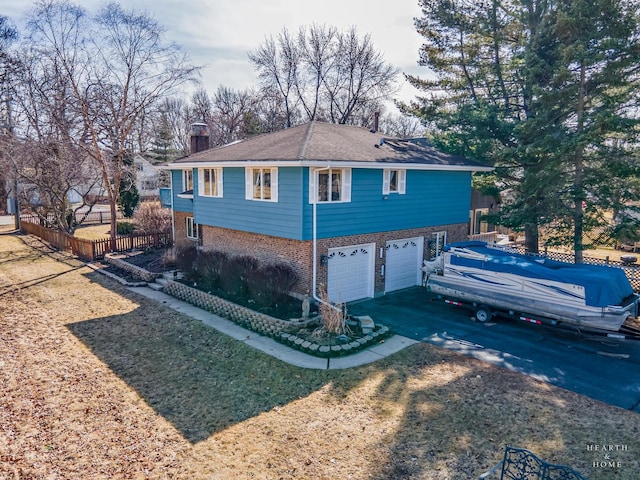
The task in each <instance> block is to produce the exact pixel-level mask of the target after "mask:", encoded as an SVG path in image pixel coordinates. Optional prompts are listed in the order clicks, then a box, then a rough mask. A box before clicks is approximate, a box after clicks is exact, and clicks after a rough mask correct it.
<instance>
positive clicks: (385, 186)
mask: <svg viewBox="0 0 640 480" xmlns="http://www.w3.org/2000/svg"><path fill="white" fill-rule="evenodd" d="M406 190H407V171H406V170H392V169H385V170H384V172H383V180H382V193H383V194H384V195H387V194H389V193H399V194H404V193H405V192H406Z"/></svg>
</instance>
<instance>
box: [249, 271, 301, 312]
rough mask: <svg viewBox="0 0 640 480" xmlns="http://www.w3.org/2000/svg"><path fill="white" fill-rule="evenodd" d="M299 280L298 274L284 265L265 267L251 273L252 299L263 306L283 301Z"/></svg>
mask: <svg viewBox="0 0 640 480" xmlns="http://www.w3.org/2000/svg"><path fill="white" fill-rule="evenodd" d="M297 280H298V276H297V275H296V272H295V271H294V270H293V268H291V267H290V266H288V265H284V264H282V263H278V264H269V265H264V266H262V267H260V268H258V269H257V270H256V271H254V272H250V273H249V277H248V279H247V281H248V284H247V287H248V289H249V294H250V295H251V298H252V299H254V300H255V301H256V302H258V303H260V304H261V305H265V306H272V305H274V304H277V303H278V302H281V301H283V300H284V299H286V297H287V296H288V293H289V291H290V290H291V288H292V287H293V285H294V284H295V283H296V281H297Z"/></svg>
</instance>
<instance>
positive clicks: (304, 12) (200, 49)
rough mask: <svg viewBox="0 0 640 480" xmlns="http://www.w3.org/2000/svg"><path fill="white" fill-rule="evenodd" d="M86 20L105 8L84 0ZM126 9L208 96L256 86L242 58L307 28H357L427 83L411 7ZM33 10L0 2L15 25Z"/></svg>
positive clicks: (334, 2)
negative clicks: (156, 30)
mask: <svg viewBox="0 0 640 480" xmlns="http://www.w3.org/2000/svg"><path fill="white" fill-rule="evenodd" d="M75 3H77V4H80V5H82V6H83V7H84V8H85V9H87V10H88V11H89V12H90V13H93V12H95V11H96V10H97V8H98V6H99V5H102V4H103V3H104V2H102V1H98V0H82V1H76V2H75ZM119 3H120V4H121V5H122V6H124V7H125V8H127V9H130V8H135V9H136V10H145V11H147V12H149V13H150V14H151V15H152V16H153V17H155V18H156V19H157V20H158V21H159V22H160V23H161V24H162V25H164V26H165V27H166V28H167V39H168V40H171V41H174V42H176V43H177V44H179V45H181V46H182V48H183V49H184V51H185V52H186V53H187V54H188V55H189V57H190V58H191V60H192V62H193V63H194V64H196V65H202V66H203V67H204V68H203V70H202V86H203V87H204V88H205V89H206V90H207V91H208V92H209V93H210V94H213V93H214V92H215V90H216V89H217V88H218V86H220V85H223V86H225V87H230V88H233V89H236V90H238V89H244V88H249V87H252V86H255V85H257V83H258V82H257V76H256V74H255V72H254V70H253V68H252V66H251V65H250V63H249V61H248V58H247V52H249V51H251V50H254V49H256V48H257V47H258V46H259V45H260V44H261V43H262V42H263V41H264V39H265V38H266V37H268V36H269V35H273V36H276V35H277V34H278V33H280V32H281V31H282V29H283V28H285V27H286V28H287V29H289V30H291V31H297V29H298V27H300V26H303V25H304V26H309V25H311V24H313V23H316V24H320V25H323V24H324V25H328V26H335V27H337V28H338V29H339V30H341V31H345V30H347V29H349V28H350V27H351V26H356V28H357V29H358V33H359V35H360V37H363V36H364V35H365V34H370V35H371V39H372V41H373V44H374V46H375V48H376V50H378V51H380V52H381V53H382V54H383V55H384V58H385V59H386V61H387V62H388V63H391V64H392V65H394V66H396V67H398V68H399V69H400V70H401V71H402V72H403V73H409V74H414V75H419V76H421V77H425V76H426V72H427V70H426V68H425V67H419V66H418V65H417V61H418V49H419V48H420V45H421V37H420V36H419V35H418V34H417V32H416V30H415V27H414V25H413V19H414V18H415V17H419V16H420V13H421V12H420V8H419V7H418V3H417V0H396V1H394V2H388V1H383V0H367V1H365V0H323V1H318V2H309V1H305V0H128V1H126V0H124V1H121V2H119ZM33 5H34V2H32V1H29V0H2V7H1V9H0V14H2V15H6V16H8V17H9V18H10V19H11V20H12V21H13V22H14V23H16V24H18V25H19V26H20V25H21V24H22V20H23V19H24V16H25V14H26V13H27V11H28V10H30V9H31V8H32V7H33ZM399 82H400V83H399V87H400V88H401V90H400V92H399V94H398V97H399V98H401V99H402V100H410V99H412V98H413V97H414V96H415V95H416V93H417V92H416V91H415V90H414V89H413V88H412V87H410V86H409V85H408V84H407V82H406V81H405V80H404V78H402V77H401V78H400V79H399Z"/></svg>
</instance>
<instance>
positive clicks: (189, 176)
mask: <svg viewBox="0 0 640 480" xmlns="http://www.w3.org/2000/svg"><path fill="white" fill-rule="evenodd" d="M190 190H193V169H189V170H183V171H182V191H183V192H188V191H190Z"/></svg>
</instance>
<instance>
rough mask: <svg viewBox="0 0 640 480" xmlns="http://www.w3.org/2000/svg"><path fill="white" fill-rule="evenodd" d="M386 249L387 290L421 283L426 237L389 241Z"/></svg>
mask: <svg viewBox="0 0 640 480" xmlns="http://www.w3.org/2000/svg"><path fill="white" fill-rule="evenodd" d="M385 251H386V261H385V280H384V290H385V292H392V291H394V290H400V289H402V288H408V287H413V286H414V285H420V282H421V281H422V273H421V272H422V271H421V270H420V268H421V267H422V260H423V257H424V237H415V238H405V239H402V240H393V241H390V242H387V244H386V249H385Z"/></svg>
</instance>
